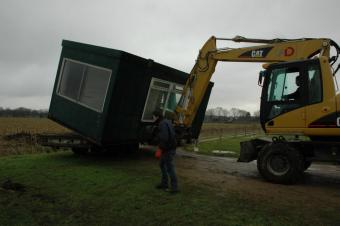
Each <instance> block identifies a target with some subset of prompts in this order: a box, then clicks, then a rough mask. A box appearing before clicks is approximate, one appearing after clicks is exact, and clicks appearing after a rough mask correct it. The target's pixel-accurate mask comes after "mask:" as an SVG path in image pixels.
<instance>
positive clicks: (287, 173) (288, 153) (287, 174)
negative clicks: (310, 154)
mask: <svg viewBox="0 0 340 226" xmlns="http://www.w3.org/2000/svg"><path fill="white" fill-rule="evenodd" d="M303 167H304V162H303V158H302V156H301V154H300V152H299V151H298V150H297V149H296V148H294V147H291V146H289V144H287V143H284V142H282V143H281V142H280V143H270V144H267V145H265V146H264V147H263V148H262V150H261V151H260V153H259V156H258V160H257V168H258V170H259V172H260V174H261V175H262V177H263V178H264V179H266V180H268V181H271V182H274V183H279V184H294V183H296V182H297V181H298V180H299V179H300V177H301V175H302V172H303Z"/></svg>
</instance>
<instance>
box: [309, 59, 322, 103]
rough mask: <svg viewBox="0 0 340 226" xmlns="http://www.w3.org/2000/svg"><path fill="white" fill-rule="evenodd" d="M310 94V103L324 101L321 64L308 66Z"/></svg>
mask: <svg viewBox="0 0 340 226" xmlns="http://www.w3.org/2000/svg"><path fill="white" fill-rule="evenodd" d="M308 94H309V95H308V96H309V104H315V103H319V102H321V101H322V84H321V74H320V67H319V65H309V66H308Z"/></svg>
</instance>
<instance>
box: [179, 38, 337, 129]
mask: <svg viewBox="0 0 340 226" xmlns="http://www.w3.org/2000/svg"><path fill="white" fill-rule="evenodd" d="M217 40H229V41H234V42H244V43H261V44H262V45H255V46H250V47H242V48H217V46H216V41H217ZM331 43H332V40H330V39H323V38H320V39H272V40H268V39H247V38H244V37H240V36H236V37H235V38H233V39H226V38H216V37H214V36H212V37H211V38H210V39H209V40H208V41H207V42H206V43H205V44H204V45H203V47H202V49H201V50H200V51H199V54H198V57H197V60H196V63H195V65H194V67H193V69H192V70H191V72H190V76H189V78H188V80H187V83H186V85H185V88H184V90H183V93H182V98H181V100H180V101H179V103H178V105H177V107H176V115H177V121H176V123H177V124H179V125H183V126H184V127H190V125H191V123H192V121H193V119H194V118H195V116H196V113H197V110H198V107H199V105H200V103H201V101H202V98H203V96H204V93H205V91H206V89H207V87H208V84H209V81H210V79H211V76H212V74H213V73H214V71H215V67H216V64H217V62H218V61H229V62H263V63H274V62H292V61H300V60H305V59H310V58H312V57H314V56H316V55H318V56H325V57H327V58H329V55H330V46H331Z"/></svg>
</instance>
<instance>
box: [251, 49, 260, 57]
mask: <svg viewBox="0 0 340 226" xmlns="http://www.w3.org/2000/svg"><path fill="white" fill-rule="evenodd" d="M251 57H253V58H257V57H263V50H253V51H251Z"/></svg>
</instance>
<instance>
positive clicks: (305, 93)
mask: <svg viewBox="0 0 340 226" xmlns="http://www.w3.org/2000/svg"><path fill="white" fill-rule="evenodd" d="M217 40H227V41H233V42H242V43H256V45H255V46H249V47H242V48H217V46H216V42H217ZM339 53H340V48H339V46H338V45H337V43H336V42H334V41H333V40H331V39H327V38H301V39H248V38H244V37H241V36H236V37H235V38H232V39H227V38H216V37H211V38H210V39H209V40H208V41H207V42H206V43H205V44H204V45H203V47H202V49H201V50H200V51H199V54H198V57H197V60H196V63H195V65H194V67H193V69H192V71H191V73H190V76H189V78H188V80H187V83H186V86H185V88H184V90H183V93H182V97H181V100H180V101H179V103H178V105H177V108H176V111H175V112H176V116H177V117H176V124H177V125H178V126H179V127H183V128H190V125H191V123H192V121H193V119H194V118H195V115H196V113H197V110H198V107H199V105H200V103H201V101H202V98H203V96H204V93H205V90H206V89H207V87H208V84H209V81H210V79H211V76H212V74H213V73H214V71H215V67H216V64H217V62H219V61H226V62H228V61H229V62H263V63H265V64H263V68H264V70H263V71H260V73H259V80H258V84H259V85H260V86H261V87H262V94H261V107H260V122H261V125H262V128H263V130H264V131H265V133H266V134H267V135H271V137H272V138H271V139H268V138H264V139H260V138H258V139H253V140H250V141H246V142H242V143H241V152H240V157H239V161H240V162H250V161H252V160H256V159H257V167H258V170H259V172H260V174H261V175H262V176H263V177H264V178H265V179H266V180H268V181H271V182H274V183H283V184H290V183H295V182H297V181H298V179H299V178H300V177H301V176H302V174H303V172H304V170H306V169H307V168H308V167H309V166H310V165H311V163H312V162H313V161H336V162H338V161H340V109H339V108H340V94H339V89H338V86H337V82H336V77H335V74H336V72H337V71H338V70H339V68H340V64H338V66H337V67H336V66H335V64H336V62H337V59H338V56H339ZM286 135H289V137H293V138H294V139H285V137H287V136H286Z"/></svg>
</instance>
